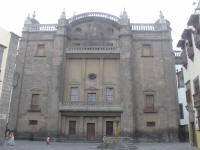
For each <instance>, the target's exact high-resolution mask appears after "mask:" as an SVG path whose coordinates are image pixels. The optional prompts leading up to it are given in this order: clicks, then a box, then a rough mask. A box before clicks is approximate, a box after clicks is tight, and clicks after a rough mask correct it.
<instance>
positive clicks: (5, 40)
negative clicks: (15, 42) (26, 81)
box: [0, 27, 11, 97]
mask: <svg viewBox="0 0 200 150" xmlns="http://www.w3.org/2000/svg"><path fill="white" fill-rule="evenodd" d="M10 38H11V34H10V32H8V31H6V30H5V29H3V28H1V27H0V44H2V45H4V46H6V47H7V48H5V49H4V52H3V57H2V63H1V73H0V97H1V92H2V84H3V79H4V75H5V68H6V60H7V56H8V47H9V43H10Z"/></svg>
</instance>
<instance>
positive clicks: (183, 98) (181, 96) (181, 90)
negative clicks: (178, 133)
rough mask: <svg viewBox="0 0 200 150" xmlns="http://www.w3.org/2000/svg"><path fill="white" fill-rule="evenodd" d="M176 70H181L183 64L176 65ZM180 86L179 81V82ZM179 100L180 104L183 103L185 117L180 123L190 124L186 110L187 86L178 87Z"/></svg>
mask: <svg viewBox="0 0 200 150" xmlns="http://www.w3.org/2000/svg"><path fill="white" fill-rule="evenodd" d="M175 67H176V71H181V68H183V67H182V65H176V66H175ZM177 87H178V82H177ZM178 101H179V104H180V103H181V104H183V113H184V119H180V125H188V124H189V114H188V111H187V110H186V108H185V106H186V105H187V102H186V95H185V87H183V88H178Z"/></svg>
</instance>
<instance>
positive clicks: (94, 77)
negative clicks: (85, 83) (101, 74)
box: [88, 73, 97, 80]
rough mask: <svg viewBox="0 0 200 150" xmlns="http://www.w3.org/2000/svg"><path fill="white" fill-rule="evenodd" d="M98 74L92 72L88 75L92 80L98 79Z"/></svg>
mask: <svg viewBox="0 0 200 150" xmlns="http://www.w3.org/2000/svg"><path fill="white" fill-rule="evenodd" d="M96 77H97V76H96V74H94V73H90V74H89V75H88V78H89V79H90V80H95V79H96Z"/></svg>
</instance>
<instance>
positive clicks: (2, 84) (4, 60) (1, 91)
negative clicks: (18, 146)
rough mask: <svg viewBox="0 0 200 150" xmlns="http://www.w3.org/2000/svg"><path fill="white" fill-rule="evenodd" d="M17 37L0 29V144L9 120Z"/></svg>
mask: <svg viewBox="0 0 200 150" xmlns="http://www.w3.org/2000/svg"><path fill="white" fill-rule="evenodd" d="M18 40H19V36H18V35H16V34H14V33H12V32H8V31H6V30H5V29H3V28H1V27H0V132H1V133H0V144H1V142H2V135H4V131H5V127H6V123H7V122H8V118H9V111H10V102H11V96H12V89H13V86H12V84H13V75H14V69H15V60H16V54H17V46H18Z"/></svg>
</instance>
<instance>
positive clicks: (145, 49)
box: [142, 44, 152, 57]
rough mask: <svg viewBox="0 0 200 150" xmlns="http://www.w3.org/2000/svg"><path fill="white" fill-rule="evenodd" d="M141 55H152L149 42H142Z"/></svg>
mask: <svg viewBox="0 0 200 150" xmlns="http://www.w3.org/2000/svg"><path fill="white" fill-rule="evenodd" d="M142 56H147V57H148V56H152V49H151V45H150V44H144V45H143V46H142Z"/></svg>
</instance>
